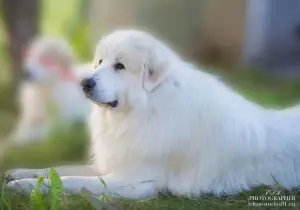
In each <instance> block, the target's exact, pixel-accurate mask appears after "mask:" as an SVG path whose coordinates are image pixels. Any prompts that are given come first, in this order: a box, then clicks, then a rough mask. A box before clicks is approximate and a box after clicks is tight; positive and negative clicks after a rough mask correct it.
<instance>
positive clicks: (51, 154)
mask: <svg viewBox="0 0 300 210" xmlns="http://www.w3.org/2000/svg"><path fill="white" fill-rule="evenodd" d="M213 71H214V72H217V73H218V74H220V75H222V77H223V78H224V80H225V81H227V82H228V83H229V84H231V85H232V86H233V87H234V88H235V89H236V90H237V91H239V92H241V93H242V94H244V95H245V97H247V98H249V99H251V100H254V101H256V102H258V103H260V104H262V105H264V106H267V107H285V106H288V105H291V104H295V103H296V102H297V101H298V100H299V99H300V82H299V81H291V80H283V79H280V78H276V77H272V76H270V75H268V74H265V73H261V72H259V71H255V70H239V71H238V70H233V71H230V72H228V71H227V72H225V71H218V70H216V69H214V70H213ZM0 90H1V91H0V99H1V100H2V101H0V134H3V135H0V136H2V138H3V136H5V135H4V134H7V133H8V132H9V130H10V129H11V128H12V125H13V124H14V123H15V119H16V116H17V112H16V110H17V109H16V107H13V106H11V104H12V100H11V98H10V89H9V88H1V89H0ZM57 127H58V128H56V129H54V130H53V132H52V133H51V135H50V136H49V137H48V138H47V139H46V141H45V142H43V143H39V144H33V145H30V146H28V147H25V148H11V149H10V150H7V151H6V152H5V155H4V156H3V158H2V161H1V163H0V168H1V169H2V171H4V170H7V169H9V168H18V167H29V168H43V167H51V166H55V165H61V164H66V163H70V162H78V161H79V162H83V161H85V160H86V159H87V157H86V154H87V153H86V151H87V145H88V134H87V132H86V129H85V128H84V127H83V126H73V127H68V129H66V128H64V129H62V128H59V126H57ZM265 190H266V188H264V187H261V188H257V189H255V190H253V191H251V192H247V193H241V194H239V195H237V196H235V197H222V198H215V197H209V196H204V197H202V198H201V199H187V198H178V197H172V196H163V195H161V196H159V197H157V198H154V199H151V200H145V201H134V202H133V201H118V202H116V203H114V205H116V206H117V207H118V209H149V210H150V209H151V210H152V209H163V210H164V209H178V210H179V209H186V210H192V209H205V210H206V209H233V210H235V209H249V206H248V200H247V199H248V197H249V196H250V195H264V194H265ZM284 193H287V192H284ZM292 194H293V195H296V196H297V198H298V197H299V195H300V194H299V193H297V192H293V193H292ZM1 196H3V198H2V199H4V201H6V202H4V203H7V204H8V205H11V208H10V209H17V210H18V209H32V206H31V205H30V198H28V197H25V196H24V195H16V194H13V193H10V192H5V193H2V195H1ZM44 202H45V205H46V206H47V207H50V204H51V198H49V197H46V198H44ZM299 202H300V197H299V199H298V202H297V206H298V207H300V203H299ZM4 203H3V201H2V202H0V204H1V205H2V206H5V204H4ZM96 203H97V205H98V206H101V205H103V201H98V200H96ZM1 205H0V209H1ZM2 209H8V208H7V207H5V208H4V207H3V208H2ZM61 209H93V207H92V204H91V203H89V202H88V201H87V199H86V198H83V197H66V196H63V197H62V204H61ZM272 209H276V208H272ZM277 209H280V208H279V207H278V208H277ZM281 209H282V208H281Z"/></svg>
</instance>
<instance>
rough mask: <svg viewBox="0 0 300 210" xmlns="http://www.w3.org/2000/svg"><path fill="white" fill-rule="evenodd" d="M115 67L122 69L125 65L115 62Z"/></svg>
mask: <svg viewBox="0 0 300 210" xmlns="http://www.w3.org/2000/svg"><path fill="white" fill-rule="evenodd" d="M115 69H116V70H122V69H125V66H124V65H123V64H122V63H116V64H115Z"/></svg>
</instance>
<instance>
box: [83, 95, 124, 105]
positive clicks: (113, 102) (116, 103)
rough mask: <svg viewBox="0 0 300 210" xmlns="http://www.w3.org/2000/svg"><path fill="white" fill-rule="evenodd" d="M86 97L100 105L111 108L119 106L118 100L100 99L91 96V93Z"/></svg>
mask: <svg viewBox="0 0 300 210" xmlns="http://www.w3.org/2000/svg"><path fill="white" fill-rule="evenodd" d="M86 97H87V98H88V99H90V100H91V101H92V102H93V103H94V104H96V105H98V106H100V107H106V108H107V107H109V108H116V107H117V106H118V100H112V101H107V102H104V101H99V100H97V99H96V98H94V97H93V96H90V95H89V94H86Z"/></svg>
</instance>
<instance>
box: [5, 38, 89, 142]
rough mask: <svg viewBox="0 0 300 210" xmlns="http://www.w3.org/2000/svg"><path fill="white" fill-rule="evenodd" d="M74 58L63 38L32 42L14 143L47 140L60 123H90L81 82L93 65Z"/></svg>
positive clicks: (26, 58) (11, 140)
mask: <svg viewBox="0 0 300 210" xmlns="http://www.w3.org/2000/svg"><path fill="white" fill-rule="evenodd" d="M74 57H75V56H74V55H73V50H72V49H71V47H70V46H69V44H68V43H67V42H66V41H65V40H63V39H61V38H57V37H37V38H35V39H34V40H33V41H32V42H31V43H30V45H29V46H28V50H27V53H26V55H25V57H24V76H25V77H24V81H23V84H22V86H21V88H20V93H19V96H20V97H19V99H20V100H19V103H20V118H19V121H18V123H17V126H16V129H15V130H14V131H13V134H12V135H11V137H10V143H18V144H24V143H28V142H31V141H37V140H43V139H44V138H45V137H46V136H47V134H48V133H49V130H50V128H51V126H52V124H53V123H54V122H55V121H56V122H57V120H59V121H60V122H61V123H62V124H71V123H74V122H76V121H78V122H85V121H86V120H87V118H88V114H89V109H90V104H89V102H88V101H87V100H86V99H85V96H84V94H83V92H82V91H81V87H80V81H81V79H83V77H84V75H86V74H87V73H89V71H88V70H87V69H88V68H89V65H88V64H77V63H76V62H75V58H74ZM75 101H76V102H75ZM51 109H52V110H51ZM51 111H52V112H51ZM53 114H54V116H55V117H56V118H58V119H54V117H53Z"/></svg>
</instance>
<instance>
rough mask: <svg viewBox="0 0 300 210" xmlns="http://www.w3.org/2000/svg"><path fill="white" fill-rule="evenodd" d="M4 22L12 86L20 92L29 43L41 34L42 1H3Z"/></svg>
mask: <svg viewBox="0 0 300 210" xmlns="http://www.w3.org/2000/svg"><path fill="white" fill-rule="evenodd" d="M2 3H3V5H2V14H3V21H4V24H5V26H6V31H7V37H6V39H7V44H8V46H7V47H8V51H9V55H10V58H11V63H12V65H11V67H12V85H13V88H14V89H15V91H14V93H16V92H17V91H18V87H19V84H20V80H21V77H22V56H23V52H24V48H25V47H26V45H27V44H28V42H29V41H30V40H31V39H32V38H34V37H35V36H36V35H37V34H38V32H39V15H40V13H39V11H40V4H41V1H40V0H2Z"/></svg>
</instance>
